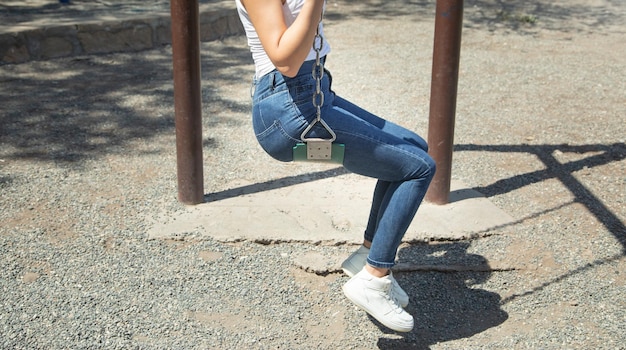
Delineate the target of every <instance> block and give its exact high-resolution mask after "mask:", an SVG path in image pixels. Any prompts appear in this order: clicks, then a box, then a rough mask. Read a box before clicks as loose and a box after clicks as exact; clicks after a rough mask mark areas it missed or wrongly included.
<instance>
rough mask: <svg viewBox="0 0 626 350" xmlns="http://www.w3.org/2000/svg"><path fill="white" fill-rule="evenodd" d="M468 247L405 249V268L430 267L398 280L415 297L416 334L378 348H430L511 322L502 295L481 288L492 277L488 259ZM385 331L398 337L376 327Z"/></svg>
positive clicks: (456, 244)
mask: <svg viewBox="0 0 626 350" xmlns="http://www.w3.org/2000/svg"><path fill="white" fill-rule="evenodd" d="M469 246H470V243H469V242H453V243H441V244H421V245H411V246H409V247H406V248H402V249H400V251H399V252H398V259H399V261H401V262H402V263H403V264H405V265H406V264H408V265H412V266H426V267H428V268H425V269H424V270H423V271H421V272H412V273H403V272H401V271H402V265H398V266H397V269H395V271H396V272H395V273H394V276H395V277H396V279H397V280H398V281H399V283H400V285H401V286H402V288H403V289H404V290H405V291H406V292H407V294H408V295H409V297H410V300H411V302H410V304H409V306H408V307H407V311H408V312H409V313H410V314H412V315H413V317H414V318H415V327H414V329H413V330H412V331H411V332H409V333H406V334H402V338H394V339H390V338H386V337H381V338H380V339H379V341H378V344H377V345H378V348H379V349H390V350H391V349H394V350H395V349H428V348H429V346H430V345H433V344H437V343H440V342H445V341H450V340H455V339H462V338H467V337H471V336H473V335H475V334H478V333H481V332H484V331H485V330H487V329H489V328H492V327H495V326H498V325H500V324H502V323H503V322H504V321H506V320H507V319H508V314H507V313H506V312H505V311H504V310H502V309H501V308H500V306H501V297H500V295H498V294H497V293H493V292H490V291H487V290H483V289H478V288H475V287H473V286H474V285H477V284H480V283H483V282H484V281H486V280H487V279H489V277H490V276H491V271H490V268H489V263H488V261H487V259H485V257H483V256H480V255H477V254H469V253H468V252H467V250H468V248H469ZM450 265H457V266H464V267H466V268H467V270H466V271H464V272H436V271H434V270H436V267H437V266H441V267H445V266H450ZM375 323H376V324H377V325H378V326H379V327H380V328H381V331H383V332H385V333H393V332H392V331H390V330H389V329H387V328H385V327H384V326H382V325H380V324H378V323H377V322H375Z"/></svg>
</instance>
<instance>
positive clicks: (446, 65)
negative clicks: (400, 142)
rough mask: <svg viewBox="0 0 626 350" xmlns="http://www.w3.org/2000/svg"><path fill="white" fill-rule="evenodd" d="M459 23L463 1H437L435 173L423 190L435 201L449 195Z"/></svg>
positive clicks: (431, 135) (432, 118) (432, 125)
mask: <svg viewBox="0 0 626 350" xmlns="http://www.w3.org/2000/svg"><path fill="white" fill-rule="evenodd" d="M462 26H463V0H437V10H436V18H435V43H434V49H433V68H432V82H431V90H430V115H429V119H428V145H429V153H430V155H431V156H432V157H433V159H434V160H435V163H436V164H437V172H436V174H435V177H434V178H433V181H432V182H431V184H430V188H429V189H428V192H427V193H426V200H427V201H429V202H432V203H435V204H447V203H448V201H449V198H448V197H449V196H450V179H451V176H452V174H451V173H452V148H453V146H454V119H455V113H456V96H457V85H458V78H459V61H460V54H461V29H462Z"/></svg>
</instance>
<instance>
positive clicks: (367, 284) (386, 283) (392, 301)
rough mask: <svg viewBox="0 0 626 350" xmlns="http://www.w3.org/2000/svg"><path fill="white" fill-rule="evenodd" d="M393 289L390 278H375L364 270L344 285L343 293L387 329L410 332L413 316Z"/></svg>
mask: <svg viewBox="0 0 626 350" xmlns="http://www.w3.org/2000/svg"><path fill="white" fill-rule="evenodd" d="M391 287H392V282H391V278H389V276H385V277H381V278H379V277H375V276H372V275H371V274H370V273H369V272H368V271H367V270H366V269H363V270H361V272H359V273H357V274H356V275H354V277H352V278H351V279H350V280H349V281H348V282H347V283H346V284H344V286H343V293H344V294H345V295H346V297H348V299H350V301H352V302H353V303H354V304H356V305H357V306H358V307H360V308H362V309H363V310H365V311H366V312H367V313H368V314H370V315H371V316H372V317H374V318H375V319H377V320H378V321H379V322H380V323H382V324H384V325H385V326H386V327H389V328H390V329H393V330H394V331H397V332H410V331H411V330H412V329H413V316H411V315H410V314H409V313H408V312H406V311H404V309H403V308H402V307H401V306H400V304H399V303H398V300H397V299H396V298H395V297H394V296H393V294H392V293H391Z"/></svg>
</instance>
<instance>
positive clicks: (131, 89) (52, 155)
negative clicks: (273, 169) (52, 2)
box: [0, 43, 251, 164]
mask: <svg viewBox="0 0 626 350" xmlns="http://www.w3.org/2000/svg"><path fill="white" fill-rule="evenodd" d="M211 48H212V49H211V51H206V50H205V51H203V52H202V66H203V70H202V71H203V77H202V79H203V87H202V89H203V92H202V98H203V101H202V103H203V109H205V108H207V107H209V106H210V110H211V111H217V113H218V114H219V115H218V116H215V117H211V118H209V117H208V116H204V117H205V118H203V124H204V125H205V126H207V127H212V126H215V124H218V123H243V121H241V120H231V119H229V118H228V117H227V115H228V114H229V112H237V113H240V112H242V111H248V110H249V109H250V105H249V104H248V103H241V102H237V101H236V100H234V99H229V98H228V97H224V95H225V94H218V93H214V92H215V91H219V89H220V85H219V83H232V82H236V81H238V80H239V79H240V76H241V75H243V76H249V75H251V73H250V72H251V68H250V62H251V59H250V57H249V53H248V51H247V49H246V48H244V47H242V46H241V45H238V44H237V45H235V44H232V45H229V44H227V43H224V44H223V45H212V46H211ZM233 72H236V74H233ZM237 74H241V75H237ZM206 81H209V83H208V84H207V83H206ZM173 95H174V93H173V82H172V61H171V52H170V51H169V48H167V47H164V48H161V49H158V50H152V51H148V52H144V53H141V54H140V53H132V54H115V55H94V56H85V57H78V58H73V59H69V58H68V59H59V60H50V61H45V62H31V63H25V64H21V65H7V66H2V67H0V105H1V106H2V113H1V114H0V145H1V146H2V147H1V148H0V156H1V157H2V158H3V159H6V160H18V159H29V160H34V161H53V162H57V163H59V164H77V163H79V162H81V161H83V160H85V159H93V158H98V157H102V156H104V155H107V154H124V153H128V152H131V150H129V147H130V143H131V142H133V141H137V140H143V141H146V142H149V141H150V140H151V139H153V138H154V137H155V136H157V135H162V134H172V133H174V130H175V125H174V98H173ZM204 112H205V111H203V113H204ZM213 146H214V144H212V143H211V142H205V147H207V148H208V147H213ZM167 147H173V145H172V146H169V145H168V146H167ZM132 152H135V151H132Z"/></svg>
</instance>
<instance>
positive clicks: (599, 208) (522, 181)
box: [455, 142, 626, 255]
mask: <svg viewBox="0 0 626 350" xmlns="http://www.w3.org/2000/svg"><path fill="white" fill-rule="evenodd" d="M557 150H559V151H561V152H574V153H587V152H602V153H600V154H596V155H594V156H591V157H587V158H584V159H581V160H577V161H573V162H569V163H565V164H561V163H560V162H559V161H558V160H557V159H556V158H555V157H554V155H553V154H554V152H555V151H557ZM455 151H486V152H510V153H530V154H534V155H535V156H537V158H538V159H539V160H541V161H542V162H543V163H544V165H545V166H546V168H545V169H543V170H538V171H534V172H530V173H525V174H520V175H516V176H512V177H510V178H508V179H504V180H499V181H497V182H495V183H493V184H491V185H489V186H485V187H478V188H474V190H476V191H478V192H480V193H482V194H484V195H485V196H487V197H492V196H495V195H499V194H504V193H508V192H511V191H513V190H516V189H519V188H521V187H524V186H528V185H530V184H533V183H538V182H541V181H544V180H547V179H552V178H555V179H558V180H559V181H560V182H561V183H562V184H563V185H564V186H565V187H566V188H567V189H568V190H569V191H570V192H571V193H572V195H573V196H574V198H575V199H574V201H575V202H577V203H580V204H582V205H584V206H585V207H586V208H587V209H588V210H589V212H591V213H592V214H593V215H594V217H595V218H596V219H597V220H598V221H600V222H601V223H602V225H603V226H604V227H605V228H606V229H607V230H608V231H609V232H611V234H612V235H613V236H614V237H615V239H616V240H617V241H618V242H619V243H620V244H621V246H622V255H626V225H624V223H623V222H622V221H621V220H620V219H619V217H617V215H615V214H614V213H613V212H611V210H610V209H609V208H607V207H606V205H604V203H603V202H602V200H601V199H599V198H598V197H596V196H595V195H594V194H593V193H592V192H591V191H590V190H589V189H587V188H586V187H585V186H584V185H583V184H582V183H580V182H579V181H578V180H577V179H576V177H574V175H573V174H572V173H573V172H575V171H578V170H581V169H583V168H592V167H597V166H600V165H605V164H609V163H612V162H618V161H621V160H624V159H626V144H624V143H623V142H622V143H614V144H611V145H602V144H598V145H581V146H570V145H538V146H531V145H457V146H455Z"/></svg>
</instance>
